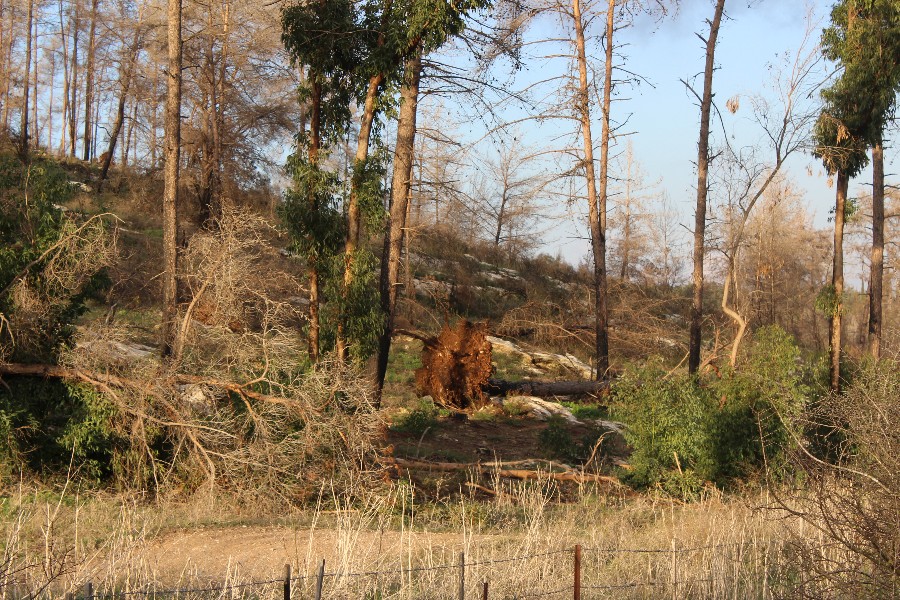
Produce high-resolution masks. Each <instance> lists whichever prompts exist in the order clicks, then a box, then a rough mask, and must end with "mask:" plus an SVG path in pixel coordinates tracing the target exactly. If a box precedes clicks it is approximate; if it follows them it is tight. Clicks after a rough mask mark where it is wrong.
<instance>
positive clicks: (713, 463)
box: [611, 327, 812, 499]
mask: <svg viewBox="0 0 900 600" xmlns="http://www.w3.org/2000/svg"><path fill="white" fill-rule="evenodd" d="M809 376H810V370H809V368H808V367H807V366H806V365H805V364H804V363H803V361H802V360H801V356H800V351H799V348H798V347H797V345H796V344H795V343H794V340H793V339H792V338H791V336H790V335H788V334H787V333H785V332H784V331H783V330H781V329H780V328H778V327H765V328H762V329H760V330H758V331H757V332H756V333H755V334H754V339H753V343H752V344H750V345H749V346H748V348H747V350H746V352H745V354H744V356H743V357H742V360H741V361H740V363H739V364H738V366H737V368H736V369H735V370H730V369H726V370H724V371H723V372H722V374H721V375H707V376H704V377H696V378H695V377H690V376H688V375H686V374H674V375H670V374H668V373H667V372H666V371H665V370H664V369H663V368H662V364H661V362H659V361H651V362H650V363H649V364H648V365H647V366H645V367H643V368H640V369H636V370H633V371H630V372H628V373H626V374H625V376H624V377H622V379H621V380H620V381H619V382H617V383H616V385H615V386H614V390H613V398H612V403H611V409H612V417H613V418H614V419H616V420H618V421H622V422H623V423H625V424H626V425H627V429H626V430H625V439H626V440H627V441H628V443H629V444H630V445H631V447H632V449H633V454H632V456H631V464H632V466H633V470H632V471H630V472H628V473H627V474H625V477H626V479H628V480H629V481H630V483H632V484H633V485H635V486H637V487H642V488H644V487H653V486H658V487H660V488H661V489H663V490H664V491H666V492H667V493H670V494H672V495H675V496H678V497H681V498H686V499H690V498H695V497H696V496H697V494H699V492H700V491H701V490H702V488H703V486H704V485H705V482H707V481H709V482H713V483H715V484H717V485H719V486H727V485H728V484H730V483H731V482H733V481H735V480H737V479H741V478H746V477H749V476H752V475H754V474H755V473H757V472H759V471H762V470H764V469H767V470H769V473H770V474H771V473H775V474H779V473H781V472H783V469H784V465H785V457H786V455H787V451H788V450H789V449H790V448H791V447H792V446H793V445H794V444H795V443H796V441H797V440H798V439H799V438H800V435H801V428H800V427H799V426H798V425H797V423H798V418H799V415H800V414H801V413H802V411H803V409H804V407H805V406H806V404H807V403H808V401H809V398H810V396H811V390H812V388H811V387H810V386H809V385H808V381H809Z"/></svg>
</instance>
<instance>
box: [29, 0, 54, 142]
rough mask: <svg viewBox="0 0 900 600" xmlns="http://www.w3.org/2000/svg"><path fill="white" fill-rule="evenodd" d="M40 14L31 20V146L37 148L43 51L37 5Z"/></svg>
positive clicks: (39, 130)
mask: <svg viewBox="0 0 900 600" xmlns="http://www.w3.org/2000/svg"><path fill="white" fill-rule="evenodd" d="M36 8H37V11H38V14H37V15H34V17H33V18H32V19H31V29H32V33H31V39H32V45H33V47H34V50H33V52H32V53H31V65H32V67H31V72H32V73H33V74H34V76H33V77H32V78H31V81H32V83H31V97H32V98H33V99H34V100H33V102H32V103H31V139H32V144H31V146H32V147H34V148H37V147H39V146H40V144H41V127H40V122H39V121H38V98H39V96H38V83H39V82H38V77H39V76H40V74H39V73H38V54H40V49H41V41H40V31H39V30H38V22H39V21H40V18H41V16H40V10H41V5H40V4H38V5H37V7H36ZM51 110H52V109H51Z"/></svg>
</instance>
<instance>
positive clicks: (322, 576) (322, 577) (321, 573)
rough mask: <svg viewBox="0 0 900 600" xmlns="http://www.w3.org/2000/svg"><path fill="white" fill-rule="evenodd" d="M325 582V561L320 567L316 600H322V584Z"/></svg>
mask: <svg viewBox="0 0 900 600" xmlns="http://www.w3.org/2000/svg"><path fill="white" fill-rule="evenodd" d="M324 581H325V559H324V558H323V559H322V564H321V565H319V573H318V574H317V575H316V600H322V583H323V582H324Z"/></svg>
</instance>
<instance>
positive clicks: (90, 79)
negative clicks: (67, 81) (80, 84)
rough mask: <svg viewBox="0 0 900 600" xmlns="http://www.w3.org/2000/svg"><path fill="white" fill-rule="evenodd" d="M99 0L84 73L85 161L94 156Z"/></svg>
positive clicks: (95, 2)
mask: <svg viewBox="0 0 900 600" xmlns="http://www.w3.org/2000/svg"><path fill="white" fill-rule="evenodd" d="M99 3H100V1H99V0H92V2H91V24H90V29H89V30H88V55H87V65H86V66H85V72H84V148H83V159H84V160H85V162H87V161H90V160H91V158H92V156H93V147H94V145H93V140H94V137H93V133H94V129H93V123H92V118H91V117H92V116H93V112H92V111H93V107H94V63H95V60H96V57H97V5H98V4H99Z"/></svg>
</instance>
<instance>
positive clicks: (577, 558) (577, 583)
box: [573, 544, 581, 600]
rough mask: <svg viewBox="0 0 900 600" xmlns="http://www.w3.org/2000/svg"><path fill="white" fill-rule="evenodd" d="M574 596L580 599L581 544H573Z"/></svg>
mask: <svg viewBox="0 0 900 600" xmlns="http://www.w3.org/2000/svg"><path fill="white" fill-rule="evenodd" d="M573 589H574V598H575V600H581V544H575V585H574V588H573Z"/></svg>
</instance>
